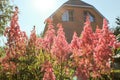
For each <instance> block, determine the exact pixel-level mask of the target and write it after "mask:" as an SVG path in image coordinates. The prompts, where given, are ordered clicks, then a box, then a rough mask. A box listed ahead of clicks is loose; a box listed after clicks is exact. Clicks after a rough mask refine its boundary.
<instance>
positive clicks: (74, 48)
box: [70, 32, 81, 57]
mask: <svg viewBox="0 0 120 80" xmlns="http://www.w3.org/2000/svg"><path fill="white" fill-rule="evenodd" d="M80 42H81V41H80V38H78V36H77V34H76V32H74V35H73V39H72V41H71V44H70V50H71V52H72V53H73V54H72V56H71V57H79V56H80Z"/></svg>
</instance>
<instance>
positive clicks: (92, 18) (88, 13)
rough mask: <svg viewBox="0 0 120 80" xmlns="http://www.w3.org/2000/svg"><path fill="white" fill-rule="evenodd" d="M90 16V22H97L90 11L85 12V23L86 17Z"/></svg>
mask: <svg viewBox="0 0 120 80" xmlns="http://www.w3.org/2000/svg"><path fill="white" fill-rule="evenodd" d="M87 16H89V18H90V22H95V17H94V15H93V14H91V13H90V12H88V11H85V12H84V21H86V17H87Z"/></svg>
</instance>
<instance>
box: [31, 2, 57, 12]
mask: <svg viewBox="0 0 120 80" xmlns="http://www.w3.org/2000/svg"><path fill="white" fill-rule="evenodd" d="M32 4H33V7H34V8H35V9H36V10H37V11H39V12H44V13H45V12H48V11H49V10H52V9H53V8H54V7H55V4H56V0H32Z"/></svg>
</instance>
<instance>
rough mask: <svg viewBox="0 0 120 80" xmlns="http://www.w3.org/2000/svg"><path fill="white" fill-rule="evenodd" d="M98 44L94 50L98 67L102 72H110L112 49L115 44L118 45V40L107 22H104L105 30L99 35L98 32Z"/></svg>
mask: <svg viewBox="0 0 120 80" xmlns="http://www.w3.org/2000/svg"><path fill="white" fill-rule="evenodd" d="M95 34H97V39H98V41H97V43H96V44H95V45H96V46H95V48H94V59H95V62H96V64H98V65H97V68H99V69H100V70H101V72H110V60H111V58H112V56H113V52H112V48H113V47H114V43H116V38H115V36H114V34H113V33H112V32H111V31H110V30H109V29H108V23H107V20H106V19H104V20H103V28H102V30H101V31H100V33H99V34H98V33H97V32H96V33H95Z"/></svg>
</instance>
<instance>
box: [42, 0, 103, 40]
mask: <svg viewBox="0 0 120 80" xmlns="http://www.w3.org/2000/svg"><path fill="white" fill-rule="evenodd" d="M87 15H89V17H90V21H91V25H92V28H93V30H95V28H96V25H98V26H99V27H100V28H101V27H102V23H103V18H104V16H103V15H102V14H101V13H100V12H99V11H98V10H97V9H96V8H95V7H94V6H92V5H90V4H88V3H85V2H83V1H82V0H68V1H67V2H65V3H64V4H63V5H62V6H61V7H60V8H59V9H57V10H56V11H55V12H54V13H53V14H52V15H51V16H50V17H49V18H51V19H52V20H53V23H54V26H56V25H57V24H58V23H62V25H63V28H64V32H65V36H66V39H67V41H68V42H70V41H71V40H72V36H73V33H74V32H76V33H77V34H78V36H80V34H81V32H82V30H83V27H84V23H85V20H86V16H87ZM46 30H47V27H45V29H44V32H45V31H46Z"/></svg>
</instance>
